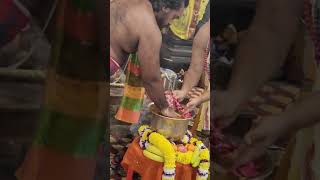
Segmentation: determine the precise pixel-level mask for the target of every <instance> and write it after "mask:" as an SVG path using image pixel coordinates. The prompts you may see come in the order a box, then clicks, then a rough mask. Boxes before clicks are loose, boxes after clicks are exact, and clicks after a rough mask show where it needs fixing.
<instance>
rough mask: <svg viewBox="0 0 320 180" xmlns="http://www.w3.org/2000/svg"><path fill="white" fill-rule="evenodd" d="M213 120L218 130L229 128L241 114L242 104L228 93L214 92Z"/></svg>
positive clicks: (232, 94)
mask: <svg viewBox="0 0 320 180" xmlns="http://www.w3.org/2000/svg"><path fill="white" fill-rule="evenodd" d="M212 101H213V107H212V108H213V119H214V121H215V122H214V124H215V125H216V127H217V128H225V127H228V126H229V125H230V124H232V122H234V120H235V119H236V117H237V116H238V114H239V111H240V105H241V102H240V100H238V98H237V97H236V96H235V95H234V93H231V92H228V91H214V92H213V100H212Z"/></svg>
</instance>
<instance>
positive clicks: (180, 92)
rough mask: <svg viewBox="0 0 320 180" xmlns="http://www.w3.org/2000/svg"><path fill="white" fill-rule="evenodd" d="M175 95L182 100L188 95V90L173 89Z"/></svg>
mask: <svg viewBox="0 0 320 180" xmlns="http://www.w3.org/2000/svg"><path fill="white" fill-rule="evenodd" d="M173 96H174V97H175V98H176V99H178V101H180V102H181V101H183V99H184V98H185V97H186V96H187V92H186V91H183V90H175V91H173Z"/></svg>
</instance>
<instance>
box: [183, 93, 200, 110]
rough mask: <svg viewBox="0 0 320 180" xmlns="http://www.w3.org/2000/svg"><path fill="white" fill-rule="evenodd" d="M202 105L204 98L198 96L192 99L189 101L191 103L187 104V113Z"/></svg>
mask: <svg viewBox="0 0 320 180" xmlns="http://www.w3.org/2000/svg"><path fill="white" fill-rule="evenodd" d="M201 103H202V98H201V96H198V97H196V98H192V99H190V100H189V102H188V103H187V105H186V107H185V111H186V112H190V111H192V110H193V109H195V108H196V107H197V106H199V105H200V104H201Z"/></svg>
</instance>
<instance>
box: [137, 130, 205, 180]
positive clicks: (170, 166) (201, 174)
mask: <svg viewBox="0 0 320 180" xmlns="http://www.w3.org/2000/svg"><path fill="white" fill-rule="evenodd" d="M138 132H139V136H140V141H139V145H140V147H141V148H142V149H143V154H144V155H145V156H146V157H147V158H149V159H152V160H154V161H158V162H163V163H164V166H163V174H162V180H174V178H175V164H176V162H178V163H181V164H190V165H192V167H198V172H197V178H196V179H197V180H206V179H208V176H209V167H210V152H209V150H208V148H206V146H205V145H204V144H203V143H202V142H201V141H199V140H197V139H196V138H193V137H192V134H191V132H190V131H188V132H187V133H186V135H185V136H184V137H183V139H182V140H181V141H180V142H171V141H169V140H168V139H167V138H165V137H164V136H162V135H161V134H159V133H157V132H156V131H152V130H151V128H150V127H149V126H147V125H142V126H141V127H140V128H139V130H138Z"/></svg>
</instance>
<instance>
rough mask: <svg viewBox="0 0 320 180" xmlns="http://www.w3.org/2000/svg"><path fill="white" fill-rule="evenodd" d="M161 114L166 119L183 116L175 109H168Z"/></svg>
mask: <svg viewBox="0 0 320 180" xmlns="http://www.w3.org/2000/svg"><path fill="white" fill-rule="evenodd" d="M161 114H162V115H164V116H166V117H171V118H180V117H181V115H180V114H178V113H177V112H176V111H175V110H174V109H173V108H171V107H167V108H164V109H162V110H161Z"/></svg>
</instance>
